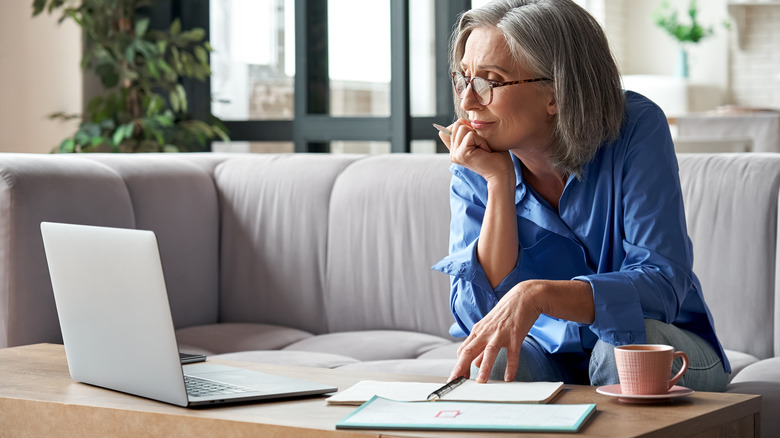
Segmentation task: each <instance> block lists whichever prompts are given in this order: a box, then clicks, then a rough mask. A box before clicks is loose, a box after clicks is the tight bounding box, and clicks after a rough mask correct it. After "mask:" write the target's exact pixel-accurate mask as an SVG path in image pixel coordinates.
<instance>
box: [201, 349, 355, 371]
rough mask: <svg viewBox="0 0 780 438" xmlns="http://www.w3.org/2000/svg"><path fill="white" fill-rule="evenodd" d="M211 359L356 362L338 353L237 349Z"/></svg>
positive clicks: (331, 364)
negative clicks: (237, 350)
mask: <svg viewBox="0 0 780 438" xmlns="http://www.w3.org/2000/svg"><path fill="white" fill-rule="evenodd" d="M209 359H213V360H225V361H236V362H254V363H270V364H278V365H292V366H300V367H315V368H338V367H341V366H345V365H349V364H354V363H357V362H358V360H357V359H353V358H351V357H346V356H340V355H338V354H329V353H316V352H311V351H280V350H272V351H239V352H236V353H226V354H217V355H213V356H209Z"/></svg>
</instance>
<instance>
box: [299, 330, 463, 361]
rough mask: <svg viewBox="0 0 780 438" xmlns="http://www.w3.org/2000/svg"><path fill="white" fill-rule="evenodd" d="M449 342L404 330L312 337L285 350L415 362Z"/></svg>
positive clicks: (368, 331)
mask: <svg viewBox="0 0 780 438" xmlns="http://www.w3.org/2000/svg"><path fill="white" fill-rule="evenodd" d="M449 343H450V341H449V340H448V339H444V338H440V337H438V336H434V335H429V334H425V333H416V332H406V331H400V330H362V331H356V332H339V333H329V334H325V335H317V336H312V337H310V338H306V339H303V340H301V341H298V342H296V343H294V344H291V345H288V346H287V347H284V350H299V351H314V352H321V353H335V354H340V355H343V356H348V357H353V358H355V359H358V360H384V359H414V358H417V357H418V356H420V355H421V354H423V353H425V352H426V351H429V350H431V349H434V348H436V347H439V346H442V345H445V344H449Z"/></svg>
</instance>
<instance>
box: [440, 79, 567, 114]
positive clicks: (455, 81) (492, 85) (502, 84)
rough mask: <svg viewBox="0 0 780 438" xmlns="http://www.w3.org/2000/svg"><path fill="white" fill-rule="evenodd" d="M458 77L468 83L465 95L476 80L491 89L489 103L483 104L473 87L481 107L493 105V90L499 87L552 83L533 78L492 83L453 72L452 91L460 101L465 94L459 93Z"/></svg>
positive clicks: (472, 91) (474, 94)
mask: <svg viewBox="0 0 780 438" xmlns="http://www.w3.org/2000/svg"><path fill="white" fill-rule="evenodd" d="M458 76H460V77H461V78H463V80H464V81H465V82H466V88H464V89H463V93H465V92H466V90H467V89H468V88H469V86H471V82H472V81H474V80H475V79H480V80H483V81H485V82H486V83H487V84H488V88H489V89H490V99H488V101H487V103H482V99H481V98H480V96H479V93H477V92H476V91H474V87H473V86H472V87H471V93H472V95H473V96H474V99H476V100H477V102H479V104H480V105H483V106H488V105H490V104H491V103H493V89H494V88H498V87H505V86H507V85H520V84H528V83H531V82H540V81H551V80H552V79H550V78H533V79H521V80H519V81H506V82H498V81H491V80H490V79H485V78H482V77H479V76H466V75H464V74H463V73H461V72H459V71H454V72H452V90H453V91H454V92H455V95H456V96H458V98H459V99H463V93H458V85H457V84H458V80H459V79H458Z"/></svg>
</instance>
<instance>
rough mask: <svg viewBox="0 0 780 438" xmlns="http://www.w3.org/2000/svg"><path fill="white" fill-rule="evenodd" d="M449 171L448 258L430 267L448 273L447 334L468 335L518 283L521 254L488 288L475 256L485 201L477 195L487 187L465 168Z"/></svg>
mask: <svg viewBox="0 0 780 438" xmlns="http://www.w3.org/2000/svg"><path fill="white" fill-rule="evenodd" d="M450 170H451V171H452V174H453V176H452V182H451V184H450V210H451V213H452V215H451V216H452V219H451V221H450V251H449V255H448V256H447V257H445V258H443V259H442V260H440V261H439V262H437V263H436V264H435V265H433V269H435V270H437V271H441V272H443V273H445V274H449V275H450V279H451V283H452V287H451V290H450V309H451V310H452V314H453V316H454V317H455V324H453V326H452V327H451V328H450V334H452V335H453V336H456V337H462V336H466V335H468V334H469V333H470V332H471V328H472V327H473V326H474V324H476V323H477V322H478V321H479V320H481V319H482V318H483V317H484V316H485V315H487V313H488V312H489V311H490V309H492V308H493V307H494V306H495V305H496V304H497V303H498V300H499V299H501V297H502V296H504V294H506V293H507V292H508V291H509V289H511V288H512V287H513V286H514V285H515V284H517V283H518V282H519V278H520V256H518V260H517V264H516V265H515V268H514V269H513V270H512V272H510V273H509V274H508V275H507V276H506V277H505V278H504V279H503V280H502V281H501V282H500V283H499V284H498V286H496V287H495V288H493V287H491V285H490V281H488V278H487V275H485V271H484V269H483V268H482V265H480V263H479V260H478V258H477V243H478V241H479V233H480V230H481V228H482V219H483V218H484V216H485V204H486V200H485V199H482V198H481V197H480V195H479V194H480V193H487V187H481V186H482V185H484V180H483V179H482V177H480V176H479V175H477V174H475V173H473V172H471V171H469V170H468V169H465V168H463V167H461V166H458V165H455V164H453V165H452V166H451V167H450ZM518 253H519V251H518Z"/></svg>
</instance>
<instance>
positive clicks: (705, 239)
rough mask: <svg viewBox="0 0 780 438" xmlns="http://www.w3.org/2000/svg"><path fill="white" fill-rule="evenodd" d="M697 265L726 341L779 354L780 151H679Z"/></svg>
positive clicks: (729, 345)
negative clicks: (779, 197)
mask: <svg viewBox="0 0 780 438" xmlns="http://www.w3.org/2000/svg"><path fill="white" fill-rule="evenodd" d="M678 161H679V164H680V182H681V185H682V189H683V197H684V202H685V212H686V218H687V222H688V233H689V235H690V236H691V240H692V241H693V250H694V272H695V273H696V275H697V276H698V277H699V280H700V281H701V285H702V290H703V293H704V297H705V300H706V302H707V305H708V306H709V307H710V310H711V311H712V313H713V316H714V318H715V327H716V332H717V334H718V338H719V339H720V341H721V343H722V344H723V346H724V348H727V349H732V350H737V351H742V352H746V353H750V354H752V355H754V356H757V357H759V358H762V359H763V358H767V357H772V356H774V355H777V354H780V332H779V331H778V330H780V319H779V316H780V311H778V308H777V306H778V305H780V303H779V302H778V301H777V298H778V293H777V290H778V288H777V280H778V279H777V272H778V263H779V262H780V260H778V258H777V250H778V242H777V227H778V222H777V218H778V216H777V212H778V193H780V154H769V153H766V154H757V153H741V154H679V155H678Z"/></svg>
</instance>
